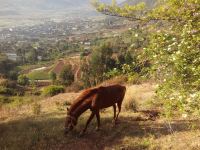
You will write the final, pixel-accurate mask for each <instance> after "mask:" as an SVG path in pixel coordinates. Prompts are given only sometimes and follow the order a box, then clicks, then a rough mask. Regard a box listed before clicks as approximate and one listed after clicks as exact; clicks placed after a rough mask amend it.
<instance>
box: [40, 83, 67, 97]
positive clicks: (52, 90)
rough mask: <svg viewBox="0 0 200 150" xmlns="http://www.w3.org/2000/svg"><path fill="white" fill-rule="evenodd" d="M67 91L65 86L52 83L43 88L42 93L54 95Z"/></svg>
mask: <svg viewBox="0 0 200 150" xmlns="http://www.w3.org/2000/svg"><path fill="white" fill-rule="evenodd" d="M64 91H65V89H64V87H63V86H57V85H50V86H48V87H45V88H43V90H42V95H44V96H54V95H56V94H59V93H63V92H64Z"/></svg>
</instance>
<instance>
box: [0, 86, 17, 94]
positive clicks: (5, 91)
mask: <svg viewBox="0 0 200 150" xmlns="http://www.w3.org/2000/svg"><path fill="white" fill-rule="evenodd" d="M0 94H3V95H14V94H15V91H14V90H13V89H11V88H7V87H3V86H0Z"/></svg>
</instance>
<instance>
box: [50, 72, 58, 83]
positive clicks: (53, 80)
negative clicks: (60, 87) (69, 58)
mask: <svg viewBox="0 0 200 150" xmlns="http://www.w3.org/2000/svg"><path fill="white" fill-rule="evenodd" d="M49 76H50V79H51V80H52V83H55V81H56V79H57V76H56V73H55V72H51V73H50V75H49Z"/></svg>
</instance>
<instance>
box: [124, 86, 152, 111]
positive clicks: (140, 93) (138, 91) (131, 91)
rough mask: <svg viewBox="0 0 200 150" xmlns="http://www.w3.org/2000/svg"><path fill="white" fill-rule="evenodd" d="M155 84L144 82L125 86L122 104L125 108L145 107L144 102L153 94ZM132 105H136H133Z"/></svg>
mask: <svg viewBox="0 0 200 150" xmlns="http://www.w3.org/2000/svg"><path fill="white" fill-rule="evenodd" d="M154 91H155V85H154V84H151V83H144V84H140V85H131V86H127V91H126V95H125V98H124V102H123V106H124V108H125V109H133V110H134V109H145V106H146V105H145V103H146V102H147V101H149V100H151V99H152V98H153V96H154V95H155V93H154ZM134 105H137V106H135V107H134Z"/></svg>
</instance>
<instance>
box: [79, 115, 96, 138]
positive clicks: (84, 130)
mask: <svg viewBox="0 0 200 150" xmlns="http://www.w3.org/2000/svg"><path fill="white" fill-rule="evenodd" d="M94 115H95V112H92V113H91V115H90V117H89V118H88V120H87V123H86V125H85V128H84V129H83V131H82V132H81V135H82V134H84V133H85V132H86V130H87V127H88V125H89V123H90V122H91V120H92V118H93V117H94Z"/></svg>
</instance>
